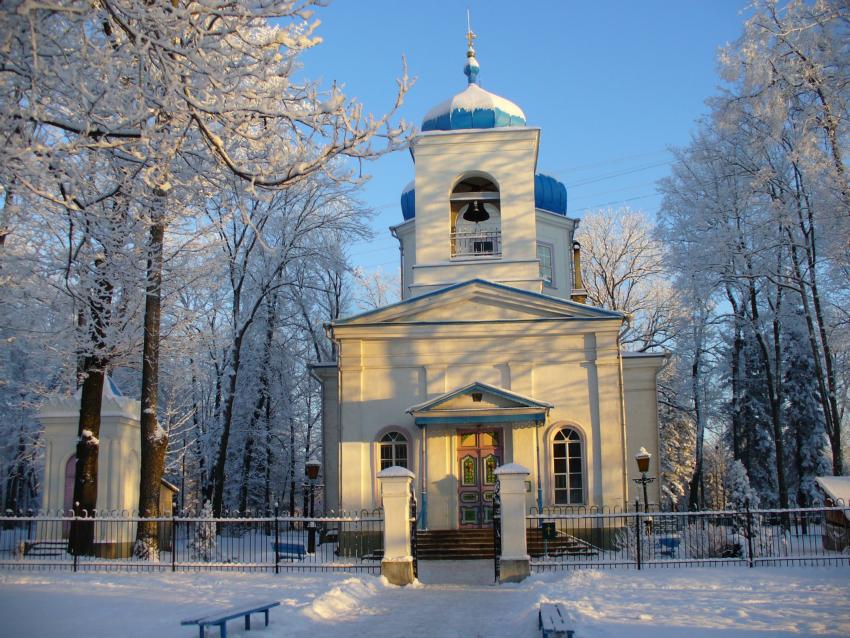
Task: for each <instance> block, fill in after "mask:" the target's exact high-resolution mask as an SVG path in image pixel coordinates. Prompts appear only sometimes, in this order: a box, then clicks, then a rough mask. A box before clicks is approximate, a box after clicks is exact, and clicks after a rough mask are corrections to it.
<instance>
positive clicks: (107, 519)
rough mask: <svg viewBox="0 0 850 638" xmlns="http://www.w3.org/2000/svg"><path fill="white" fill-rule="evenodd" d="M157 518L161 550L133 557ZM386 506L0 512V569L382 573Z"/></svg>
mask: <svg viewBox="0 0 850 638" xmlns="http://www.w3.org/2000/svg"><path fill="white" fill-rule="evenodd" d="M142 522H149V523H155V524H156V526H157V527H156V529H157V532H158V533H157V536H158V540H159V553H158V556H156V557H151V558H136V557H134V555H133V545H134V542H135V538H136V528H137V526H138V525H139V523H142ZM75 526H89V529H88V531H87V533H88V537H89V538H92V539H93V542H92V543H91V545H90V546H89V547H88V549H87V550H86V551H85V553H83V552H81V551H79V549H78V547H79V546H77V547H75V544H74V543H71V542H69V537H71V538H75V536H74V530H75V529H81V528H80V527H76V528H75ZM383 529H384V519H383V511H382V510H372V511H362V512H358V513H338V514H331V515H328V516H321V517H314V518H310V517H303V516H295V517H291V516H276V515H274V514H271V515H269V516H264V517H256V516H227V517H222V518H205V517H199V516H186V515H181V516H173V517H162V518H141V517H138V516H133V515H129V514H119V513H115V512H113V513H109V514H106V513H97V514H96V515H94V516H84V517H74V516H73V512H68V513H67V515H63V513H62V512H60V513H57V514H53V515H50V514H45V513H40V514H20V515H16V516H12V515H9V514H8V513H7V515H6V516H0V568H7V569H8V568H12V569H30V570H43V569H68V570H74V571H84V570H101V571H102V570H120V571H211V570H232V571H274V572H275V573H278V572H280V571H329V570H338V571H358V572H362V571H366V572H372V573H379V572H380V561H381V558H382V557H383V542H384V540H383Z"/></svg>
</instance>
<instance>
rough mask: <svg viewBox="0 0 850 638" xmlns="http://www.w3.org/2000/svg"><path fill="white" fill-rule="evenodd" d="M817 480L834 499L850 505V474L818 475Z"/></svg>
mask: <svg viewBox="0 0 850 638" xmlns="http://www.w3.org/2000/svg"><path fill="white" fill-rule="evenodd" d="M815 481H817V483H818V485H820V487H821V489H822V490H823V491H824V492H826V495H827V496H829V498H831V499H832V500H833V501H835V502H836V503H838V504H840V505H850V476H818V477H817V478H816V479H815ZM848 518H850V516H848Z"/></svg>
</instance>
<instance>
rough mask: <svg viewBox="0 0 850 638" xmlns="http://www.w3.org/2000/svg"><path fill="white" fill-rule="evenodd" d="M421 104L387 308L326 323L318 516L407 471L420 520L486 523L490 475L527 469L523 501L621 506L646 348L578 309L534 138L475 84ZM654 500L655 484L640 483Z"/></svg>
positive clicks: (646, 400) (648, 438)
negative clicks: (330, 346)
mask: <svg viewBox="0 0 850 638" xmlns="http://www.w3.org/2000/svg"><path fill="white" fill-rule="evenodd" d="M478 72H479V65H478V62H477V61H476V59H475V52H474V50H473V47H472V34H470V36H469V48H468V51H467V60H466V66H465V68H464V73H465V74H466V77H467V79H468V86H467V87H466V89H465V90H463V91H462V92H460V93H459V94H457V95H455V96H454V97H452V98H451V99H449V100H447V101H445V102H443V103H441V104H439V105H437V106H436V107H434V108H433V109H431V111H429V112H428V113H427V114H426V115H425V118H424V121H423V123H422V127H421V132H420V133H419V134H417V135H416V136H415V138H414V139H413V141H412V143H411V147H410V150H411V155H412V157H413V161H414V180H413V181H412V182H411V183H410V185H409V186H407V187H406V188H405V189H404V191H403V193H402V195H401V208H402V214H403V217H404V221H403V222H402V223H400V224H399V225H397V226H394V227H392V228H391V229H390V232H391V233H392V234H393V236H394V237H396V238H397V239H398V242H399V244H400V250H401V301H400V302H398V303H395V304H391V305H388V306H385V307H383V308H379V309H377V310H373V311H370V312H365V313H362V314H359V315H356V316H353V317H348V318H345V319H340V320H337V321H334V322H332V323H331V324H329V325H328V326H327V331H328V335H329V336H330V338H332V339H333V340H334V342H335V343H336V346H337V353H338V358H337V361H335V362H333V363H326V364H319V365H317V366H315V367H314V373H315V375H316V376H317V377H318V378H319V379H320V381H321V383H322V392H323V402H322V408H323V420H322V434H323V455H324V458H323V467H324V474H325V481H324V483H325V508H326V510H346V511H356V510H361V509H372V508H375V507H378V506H380V504H381V497H380V491H379V485H378V481H377V478H376V475H377V474H378V472H380V471H381V470H382V469H384V468H387V467H390V466H401V467H405V468H408V469H409V470H411V471H412V472H413V473H414V475H415V486H416V487H415V489H416V492H417V499H418V503H419V527H420V528H423V529H432V530H440V529H466V528H477V527H485V526H488V525H490V524H491V523H492V516H493V507H492V503H493V496H494V488H495V484H496V476H495V474H494V471H495V469H496V468H497V467H498V466H500V465H503V464H506V463H518V464H520V465H522V466H525V467H526V468H528V469H529V470H530V471H531V475H530V476H529V479H530V480H529V482H528V485H527V487H528V492H527V506H528V508H529V510H531V509H532V508H540V507H552V506H563V507H565V508H568V507H570V506H583V507H590V506H605V507H620V508H622V507H624V506H625V505H626V504H627V503H633V502H634V500H635V498H636V497H637V496H638V492H637V486H636V485H635V484H634V483H633V482H632V480H631V479H632V478H636V477H638V476H639V474H638V471H637V466H636V464H635V462H634V455H635V453H636V452H638V450H640V448H642V447H643V448H646V450H648V451H649V452H650V453H652V465H651V467H650V475H652V476H656V477H657V476H659V473H658V422H657V406H656V375H657V373H658V371H659V369H660V368H661V366H662V365H663V363H664V360H665V355H663V354H634V353H627V352H623V351H622V350H621V349H620V345H619V342H618V335H619V331H620V329H621V326H622V323H623V320H624V316H623V315H622V314H621V313H619V312H611V311H608V310H603V309H601V308H597V307H594V306H591V305H588V304H586V303H585V300H586V292H585V291H584V290H583V288H582V282H581V268H580V247H579V246H578V244H577V243H575V242H574V239H573V238H574V234H575V231H576V227H577V225H578V220H577V219H574V218H571V217H569V215H568V211H567V190H566V187H565V186H564V184H562V183H561V182H559V181H558V180H556V179H554V178H552V177H549V176H547V175H545V174H543V173H540V172H538V168H537V153H538V145H539V144H540V136H541V130H540V128H538V127H534V126H529V125H528V124H527V122H526V117H525V114H524V113H523V111H522V109H521V108H520V107H519V106H517V105H516V104H514V103H513V102H511V101H509V100H507V99H505V98H502V97H499V96H497V95H494V94H492V93H490V92H488V91H486V90H484V89H483V88H481V87H480V86H479V84H478ZM650 488H651V489H650V501H654V502H658V497H659V484H658V482H655V483H653V484H651V485H650Z"/></svg>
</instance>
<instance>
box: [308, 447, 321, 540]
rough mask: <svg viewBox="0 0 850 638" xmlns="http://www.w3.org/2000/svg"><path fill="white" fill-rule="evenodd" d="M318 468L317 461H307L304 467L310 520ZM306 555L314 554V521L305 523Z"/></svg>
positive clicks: (314, 502)
mask: <svg viewBox="0 0 850 638" xmlns="http://www.w3.org/2000/svg"><path fill="white" fill-rule="evenodd" d="M320 467H321V463H319V462H318V461H307V463H306V464H305V466H304V472H305V473H306V474H307V478H308V479H310V518H313V517H315V515H316V479H317V478H319V468H320ZM307 553H309V554H315V553H316V521H313V520H311V521H310V522H309V523H307Z"/></svg>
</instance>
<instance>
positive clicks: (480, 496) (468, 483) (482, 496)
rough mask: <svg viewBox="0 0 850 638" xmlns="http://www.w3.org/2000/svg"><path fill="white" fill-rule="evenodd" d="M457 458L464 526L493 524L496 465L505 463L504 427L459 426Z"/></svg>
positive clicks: (460, 511) (459, 495) (461, 523)
mask: <svg viewBox="0 0 850 638" xmlns="http://www.w3.org/2000/svg"><path fill="white" fill-rule="evenodd" d="M457 462H458V517H459V522H460V526H461V527H466V528H470V527H489V526H491V525H492V524H493V497H494V490H495V489H496V468H497V467H499V466H500V465H501V464H502V431H501V430H459V431H458V446H457Z"/></svg>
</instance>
